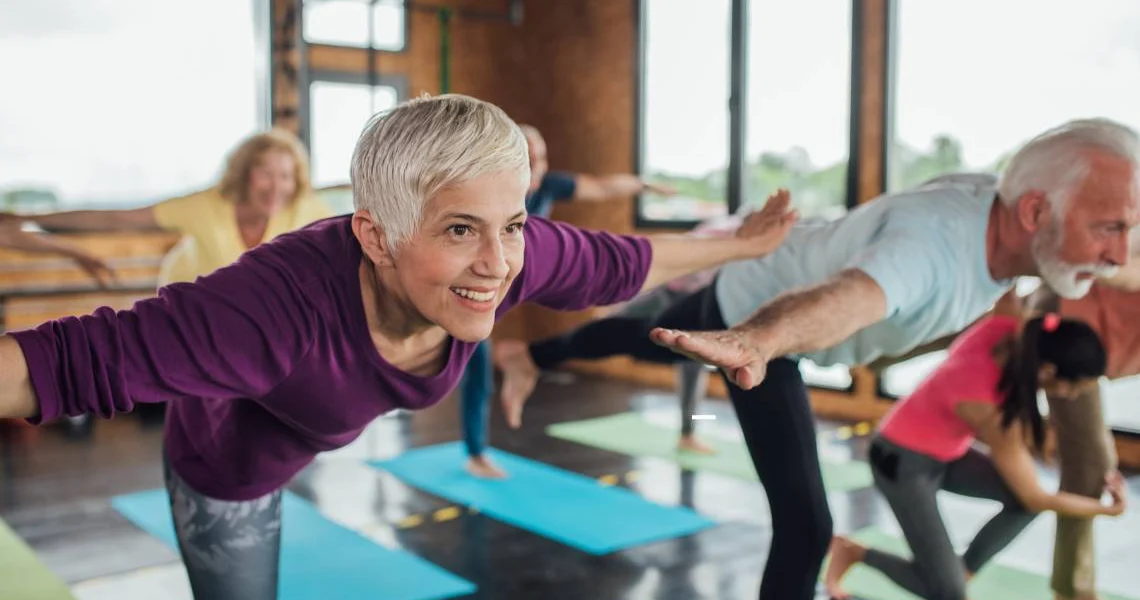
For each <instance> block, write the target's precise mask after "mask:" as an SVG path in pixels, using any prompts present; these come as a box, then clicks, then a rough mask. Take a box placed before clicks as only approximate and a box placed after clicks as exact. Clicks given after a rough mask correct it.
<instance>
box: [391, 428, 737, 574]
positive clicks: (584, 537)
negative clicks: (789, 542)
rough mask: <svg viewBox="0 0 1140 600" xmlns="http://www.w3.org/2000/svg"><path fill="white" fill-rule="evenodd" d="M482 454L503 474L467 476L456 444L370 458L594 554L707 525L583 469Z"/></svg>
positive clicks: (420, 484)
mask: <svg viewBox="0 0 1140 600" xmlns="http://www.w3.org/2000/svg"><path fill="white" fill-rule="evenodd" d="M487 456H488V457H489V458H490V459H491V460H493V461H495V462H496V463H498V464H499V465H500V466H502V468H503V469H505V470H506V471H507V472H508V473H509V474H510V475H509V477H507V478H506V479H499V480H488V479H480V478H477V477H474V476H472V475H470V474H468V473H467V471H466V470H465V469H464V465H465V463H466V461H467V454H466V452H465V450H464V448H463V444H462V443H460V442H454V443H449V444H442V445H438V446H428V447H424V448H417V449H415V450H410V451H408V452H405V453H404V454H401V455H400V456H397V457H395V458H393V459H390V460H382V461H374V462H372V463H370V464H371V465H373V466H375V467H377V468H379V469H383V470H385V471H388V472H390V473H392V474H393V475H395V476H396V477H399V478H400V479H402V480H403V481H405V482H407V483H408V484H409V485H412V486H415V487H417V488H420V489H422V490H424V491H426V492H429V493H431V494H435V495H437V496H440V497H443V498H447V499H448V500H451V501H452V502H455V503H457V504H461V505H463V506H469V507H474V508H476V509H478V510H479V512H481V513H483V514H486V515H489V516H491V517H493V518H495V519H498V520H500V521H503V522H505V523H509V524H511V525H514V526H515V527H519V528H521V529H526V530H528V531H531V532H533V533H536V534H538V535H542V536H544V537H547V538H550V539H552V540H556V541H558V542H561V543H563V544H566V545H567V546H571V547H573V548H577V549H579V550H582V551H583V552H588V553H590V554H595V555H599V554H606V553H609V552H614V551H617V550H622V549H625V548H630V547H633V546H638V545H641V544H646V543H650V542H655V541H659V540H664V539H670V538H675V537H679V536H684V535H689V534H691V533H695V532H698V531H701V530H703V529H706V528H709V527H712V526H713V525H715V523H714V522H713V521H710V520H709V519H706V518H705V517H702V516H700V515H698V514H696V513H695V512H693V511H691V510H689V509H687V508H682V507H669V506H663V505H660V504H656V503H653V502H650V501H648V500H646V499H645V498H642V497H641V496H639V495H638V494H635V493H633V492H631V491H629V490H627V489H623V488H619V487H609V486H603V485H602V484H600V483H598V482H597V481H595V480H593V479H591V478H589V477H586V476H584V475H579V474H577V473H572V472H570V471H565V470H563V469H559V468H556V467H552V466H549V465H545V464H542V463H540V462H536V461H533V460H529V459H526V458H523V457H520V456H515V455H513V454H510V453H507V452H502V451H498V450H495V449H493V448H491V449H488V451H487Z"/></svg>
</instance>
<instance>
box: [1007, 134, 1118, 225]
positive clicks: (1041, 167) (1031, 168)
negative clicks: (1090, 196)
mask: <svg viewBox="0 0 1140 600" xmlns="http://www.w3.org/2000/svg"><path fill="white" fill-rule="evenodd" d="M1097 154H1099V155H1102V156H1104V155H1107V156H1111V157H1116V158H1120V159H1123V160H1125V161H1127V162H1128V163H1130V164H1131V165H1132V168H1133V171H1134V173H1137V174H1140V137H1137V135H1136V132H1135V131H1133V130H1132V129H1130V128H1128V127H1127V126H1125V125H1122V124H1120V123H1117V122H1115V121H1111V120H1109V119H1078V120H1074V121H1069V122H1067V123H1064V124H1062V125H1060V126H1058V127H1054V128H1053V129H1050V130H1048V131H1046V132H1044V133H1042V134H1041V135H1038V136H1037V137H1035V138H1033V139H1032V140H1030V141H1029V142H1027V143H1026V144H1025V145H1024V146H1022V147H1021V149H1020V150H1018V151H1017V154H1015V155H1013V157H1012V158H1010V160H1009V163H1008V164H1007V165H1006V168H1005V170H1004V171H1003V173H1002V175H1001V178H1000V180H999V181H998V193H999V194H1000V195H1001V198H1002V201H1003V202H1005V203H1006V204H1007V205H1013V204H1014V203H1016V202H1017V200H1018V198H1021V197H1022V196H1023V195H1025V194H1026V193H1029V192H1031V191H1039V192H1042V193H1044V194H1045V197H1046V198H1047V199H1048V200H1049V203H1050V204H1051V205H1052V206H1053V208H1054V209H1056V210H1057V211H1058V212H1059V213H1064V212H1065V210H1066V209H1067V208H1068V200H1069V199H1070V198H1071V196H1072V194H1073V191H1074V188H1075V187H1076V186H1078V185H1080V184H1081V183H1082V182H1083V181H1084V179H1085V178H1086V177H1087V176H1088V175H1089V174H1090V172H1091V168H1092V164H1091V158H1092V156H1094V155H1097ZM1138 181H1140V180H1138Z"/></svg>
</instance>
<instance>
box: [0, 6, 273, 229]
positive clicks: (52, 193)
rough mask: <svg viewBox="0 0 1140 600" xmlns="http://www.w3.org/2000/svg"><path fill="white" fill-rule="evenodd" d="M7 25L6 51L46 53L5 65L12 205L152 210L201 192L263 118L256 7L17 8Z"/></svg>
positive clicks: (4, 171) (1, 123)
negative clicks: (204, 34)
mask: <svg viewBox="0 0 1140 600" xmlns="http://www.w3.org/2000/svg"><path fill="white" fill-rule="evenodd" d="M2 23H3V24H2V25H0V27H2V28H3V35H0V56H5V57H34V58H32V59H28V60H0V81H3V82H4V90H5V93H4V101H3V102H2V103H0V132H2V133H0V202H5V203H7V206H5V207H4V208H5V209H15V210H51V209H53V208H59V207H74V206H77V205H98V206H118V207H123V206H138V205H141V204H145V203H152V202H155V201H158V200H162V199H164V198H167V197H170V196H173V195H176V194H182V193H186V192H189V191H193V190H195V189H201V188H204V187H207V186H209V185H212V184H213V183H215V182H216V180H217V177H218V175H219V173H220V171H221V168H222V165H223V163H224V161H225V157H226V154H227V153H228V152H229V151H230V150H231V149H232V148H233V147H234V146H235V145H236V144H237V143H238V142H239V141H240V140H241V139H242V138H243V137H245V136H247V135H249V134H251V133H253V132H255V131H257V130H258V129H260V128H261V127H262V125H263V121H262V119H263V118H264V114H263V109H264V107H263V106H262V105H260V104H259V100H258V98H259V96H258V90H257V82H258V81H259V80H260V81H264V73H263V71H264V69H265V68H266V66H265V64H264V63H263V60H264V58H265V56H264V53H260V56H261V59H262V60H260V61H259V60H258V56H259V53H258V52H257V51H256V47H255V43H254V40H255V35H256V27H255V18H254V12H253V3H251V2H235V1H233V0H202V1H200V2H193V3H188V2H183V1H181V0H90V1H87V2H83V3H81V4H76V3H72V2H60V1H58V0H52V1H37V2H15V3H8V4H7V5H6V8H5V12H4V19H3V20H2ZM204 31H208V32H209V43H203V41H202V32H204ZM25 200H26V201H27V204H21V202H23V201H25Z"/></svg>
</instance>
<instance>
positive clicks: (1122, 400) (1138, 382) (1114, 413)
mask: <svg viewBox="0 0 1140 600" xmlns="http://www.w3.org/2000/svg"><path fill="white" fill-rule="evenodd" d="M1101 390H1102V391H1103V393H1104V420H1105V421H1106V422H1107V423H1109V424H1111V425H1114V426H1116V427H1122V428H1125V429H1132V430H1134V431H1140V375H1137V376H1135V377H1128V378H1125V379H1117V380H1116V381H1106V382H1105V383H1104V384H1103V387H1102V388H1101Z"/></svg>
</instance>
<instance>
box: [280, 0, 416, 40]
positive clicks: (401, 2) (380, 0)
mask: <svg viewBox="0 0 1140 600" xmlns="http://www.w3.org/2000/svg"><path fill="white" fill-rule="evenodd" d="M342 1H350V2H357V3H359V4H367V5H368V10H369V17H370V18H369V21H368V27H369V30H368V35H369V38H370V39H369V43H368V44H366V45H363V46H351V45H348V44H330V43H327V42H311V41H309V40H308V38H306V37H305V5H306V4H312V3H313V0H300V3H299V4H300V10H301V18H300V19H298V30H299V31H300V37H301V43H302V44H304V45H306V46H327V47H329V48H347V49H349V50H362V51H365V52H368V51H373V52H389V53H401V52H407V51H408V48H409V47H410V46H411V35H412V10H413V8H414V7H413V6H411V5H409V3H408V2H407V0H342ZM377 4H395V5H397V6H400V7H401V8H402V9H403V10H404V19H403V21H404V23H403V28H404V44H403V45H402V46H400V47H399V48H378V47H376V46H375V45H373V44H372V43H371V42H372V40H371V38H372V37H373V31H372V20H371V12H372V11H373V10H374V9H375V8H376V5H377Z"/></svg>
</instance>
